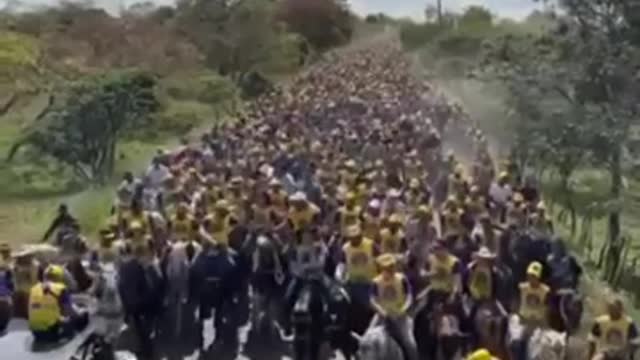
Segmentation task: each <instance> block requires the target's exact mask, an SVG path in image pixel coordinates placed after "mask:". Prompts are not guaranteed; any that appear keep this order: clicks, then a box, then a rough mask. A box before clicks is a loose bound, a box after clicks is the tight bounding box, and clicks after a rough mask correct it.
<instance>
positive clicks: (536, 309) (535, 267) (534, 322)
mask: <svg viewBox="0 0 640 360" xmlns="http://www.w3.org/2000/svg"><path fill="white" fill-rule="evenodd" d="M542 271H543V268H542V264H541V263H539V262H537V261H534V262H532V263H531V264H529V266H528V267H527V281H525V282H522V283H520V285H519V286H518V289H519V291H520V297H519V307H518V309H519V310H518V314H519V315H520V318H521V319H522V321H523V323H525V324H527V325H529V326H530V327H536V326H545V325H546V324H547V310H548V308H549V305H548V304H549V299H550V296H549V295H550V289H549V287H548V286H547V285H545V284H544V283H543V282H542V280H541V278H542Z"/></svg>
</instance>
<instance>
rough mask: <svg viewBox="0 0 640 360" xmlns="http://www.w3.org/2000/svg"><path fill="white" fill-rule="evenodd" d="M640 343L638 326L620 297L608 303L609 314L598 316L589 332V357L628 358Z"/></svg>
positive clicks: (603, 359)
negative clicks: (627, 313) (626, 311)
mask: <svg viewBox="0 0 640 360" xmlns="http://www.w3.org/2000/svg"><path fill="white" fill-rule="evenodd" d="M638 345H640V338H639V337H638V328H637V326H636V324H635V323H634V322H633V320H632V319H631V318H630V317H629V316H627V315H626V314H625V313H624V306H623V304H622V301H621V300H620V299H617V298H614V299H611V300H610V301H609V303H608V304H607V314H605V315H602V316H599V317H598V318H596V321H595V323H594V324H593V326H592V327H591V332H590V333H589V359H592V360H606V359H610V358H613V359H627V358H629V355H630V354H633V352H635V350H636V349H637V348H638Z"/></svg>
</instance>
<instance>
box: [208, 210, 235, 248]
mask: <svg viewBox="0 0 640 360" xmlns="http://www.w3.org/2000/svg"><path fill="white" fill-rule="evenodd" d="M231 219H232V216H231V215H230V214H229V215H226V216H225V217H224V218H221V217H220V216H217V215H213V216H211V218H210V225H209V229H207V230H208V231H209V234H210V235H211V236H212V237H213V239H214V240H216V241H218V242H219V243H220V244H225V245H226V244H228V243H229V234H230V233H231V230H232V229H231Z"/></svg>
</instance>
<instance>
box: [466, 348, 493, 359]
mask: <svg viewBox="0 0 640 360" xmlns="http://www.w3.org/2000/svg"><path fill="white" fill-rule="evenodd" d="M492 359H493V356H491V353H490V352H489V350H487V349H480V350H476V351H474V352H473V353H472V354H470V355H469V356H467V359H466V360H492Z"/></svg>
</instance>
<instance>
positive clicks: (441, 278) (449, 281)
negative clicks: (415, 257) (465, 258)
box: [429, 254, 458, 293]
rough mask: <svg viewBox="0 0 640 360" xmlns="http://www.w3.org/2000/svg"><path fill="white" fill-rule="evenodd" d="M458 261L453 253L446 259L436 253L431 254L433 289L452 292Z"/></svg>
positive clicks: (430, 264)
mask: <svg viewBox="0 0 640 360" xmlns="http://www.w3.org/2000/svg"><path fill="white" fill-rule="evenodd" d="M457 263H458V259H457V258H456V257H455V256H453V255H448V256H447V258H446V259H444V260H440V259H438V258H437V257H436V256H435V255H433V254H431V255H429V266H430V269H431V272H432V273H433V276H432V277H431V285H430V287H431V289H433V290H438V291H443V292H446V293H450V292H451V291H453V281H454V278H453V268H454V267H455V265H456V264H457Z"/></svg>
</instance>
